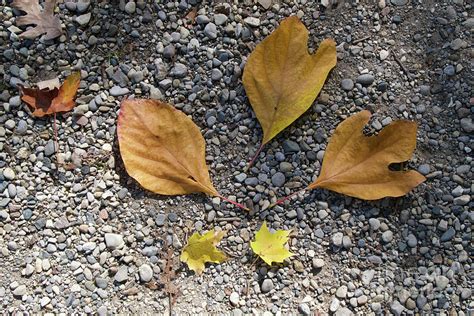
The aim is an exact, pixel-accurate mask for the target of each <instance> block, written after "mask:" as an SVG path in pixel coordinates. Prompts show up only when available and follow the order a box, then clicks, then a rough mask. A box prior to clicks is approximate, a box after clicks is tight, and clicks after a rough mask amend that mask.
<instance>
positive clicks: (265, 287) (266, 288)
mask: <svg viewBox="0 0 474 316" xmlns="http://www.w3.org/2000/svg"><path fill="white" fill-rule="evenodd" d="M273 286H274V285H273V281H272V280H271V279H265V280H263V282H262V286H261V288H260V289H261V290H262V293H268V292H270V291H271V290H273Z"/></svg>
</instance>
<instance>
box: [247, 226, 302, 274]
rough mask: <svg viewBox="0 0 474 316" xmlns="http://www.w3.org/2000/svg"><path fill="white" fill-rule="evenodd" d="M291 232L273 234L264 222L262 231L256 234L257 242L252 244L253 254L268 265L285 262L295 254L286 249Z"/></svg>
mask: <svg viewBox="0 0 474 316" xmlns="http://www.w3.org/2000/svg"><path fill="white" fill-rule="evenodd" d="M290 233H291V231H290V230H277V231H275V232H274V233H271V232H270V230H269V229H268V227H267V222H266V221H264V222H263V224H262V226H261V227H260V230H259V231H258V232H257V233H256V234H255V241H252V242H250V247H251V248H252V250H253V252H254V253H255V254H256V255H258V256H259V257H260V258H262V260H263V261H265V262H266V263H267V264H268V265H272V262H277V263H278V262H283V260H285V259H286V258H289V257H291V256H293V255H294V254H293V253H291V252H290V251H288V249H286V248H285V244H286V243H287V242H288V236H289V235H290Z"/></svg>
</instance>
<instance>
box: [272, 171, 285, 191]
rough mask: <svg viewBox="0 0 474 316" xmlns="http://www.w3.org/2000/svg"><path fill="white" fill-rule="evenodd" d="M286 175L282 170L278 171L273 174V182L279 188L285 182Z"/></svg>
mask: <svg viewBox="0 0 474 316" xmlns="http://www.w3.org/2000/svg"><path fill="white" fill-rule="evenodd" d="M285 181H286V179H285V175H284V174H283V173H281V172H277V173H275V174H274V175H273V176H272V184H273V185H274V186H275V187H277V188H279V187H281V186H283V185H284V184H285Z"/></svg>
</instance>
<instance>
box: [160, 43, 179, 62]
mask: <svg viewBox="0 0 474 316" xmlns="http://www.w3.org/2000/svg"><path fill="white" fill-rule="evenodd" d="M175 54H176V48H175V47H174V45H173V44H169V45H166V47H165V48H164V49H163V57H165V58H167V59H172V58H173V57H174V55H175Z"/></svg>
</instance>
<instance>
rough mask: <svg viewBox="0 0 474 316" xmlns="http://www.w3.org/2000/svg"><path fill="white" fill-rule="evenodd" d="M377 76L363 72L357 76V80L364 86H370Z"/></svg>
mask: <svg viewBox="0 0 474 316" xmlns="http://www.w3.org/2000/svg"><path fill="white" fill-rule="evenodd" d="M374 80H375V78H374V76H373V75H371V74H363V75H360V76H359V77H357V80H356V82H357V83H360V84H361V85H363V86H370V85H371V84H372V83H373V82H374Z"/></svg>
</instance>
